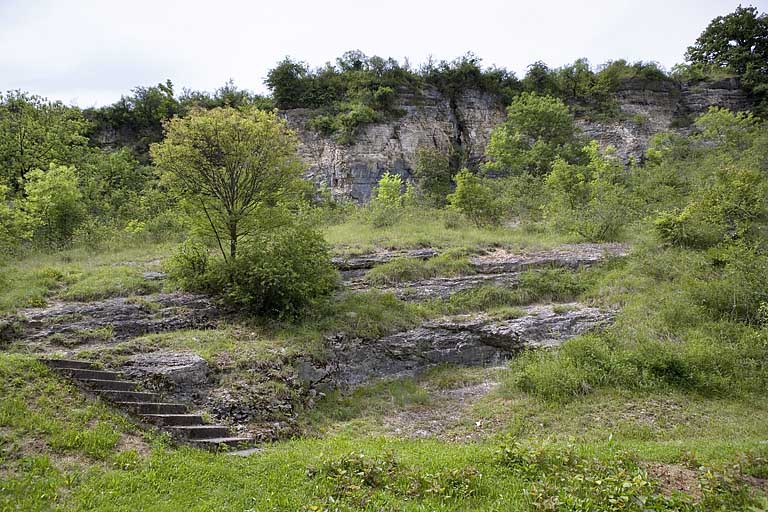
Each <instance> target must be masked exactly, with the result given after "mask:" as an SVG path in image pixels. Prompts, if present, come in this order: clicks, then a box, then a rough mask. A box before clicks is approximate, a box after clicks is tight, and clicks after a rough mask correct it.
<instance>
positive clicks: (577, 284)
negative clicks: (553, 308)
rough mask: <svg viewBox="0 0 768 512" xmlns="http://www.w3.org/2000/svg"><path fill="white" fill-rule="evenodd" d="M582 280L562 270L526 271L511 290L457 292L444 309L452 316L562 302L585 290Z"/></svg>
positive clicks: (488, 287)
mask: <svg viewBox="0 0 768 512" xmlns="http://www.w3.org/2000/svg"><path fill="white" fill-rule="evenodd" d="M586 283H587V281H586V277H585V275H583V274H579V273H573V272H570V271H568V270H564V269H540V270H529V271H526V272H523V273H521V274H520V281H519V282H518V284H517V286H516V287H515V288H505V287H502V286H496V285H486V286H478V287H476V288H469V289H467V290H461V291H459V292H456V293H454V294H452V295H451V296H450V298H449V299H448V301H447V303H446V304H445V308H446V309H447V310H448V311H449V312H452V313H465V312H472V311H503V312H505V313H509V310H508V308H509V307H514V306H522V305H526V304H531V303H534V302H542V303H546V302H563V301H570V300H573V299H575V298H576V297H578V296H579V295H580V294H581V293H583V292H584V291H585V290H586Z"/></svg>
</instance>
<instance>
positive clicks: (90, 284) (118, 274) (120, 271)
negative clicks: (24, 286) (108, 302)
mask: <svg viewBox="0 0 768 512" xmlns="http://www.w3.org/2000/svg"><path fill="white" fill-rule="evenodd" d="M72 279H73V280H74V281H75V282H74V283H72V284H71V285H70V286H69V287H68V288H67V289H66V290H64V291H63V292H62V294H61V297H62V298H63V299H66V300H77V301H90V300H98V299H104V298H107V297H124V296H126V295H145V294H148V293H152V292H158V291H160V283H159V282H158V281H149V280H147V279H145V278H144V276H143V275H142V272H141V271H140V270H139V269H137V268H135V267H128V266H112V265H110V266H103V267H98V268H97V269H95V270H92V271H90V272H88V274H87V275H85V276H72Z"/></svg>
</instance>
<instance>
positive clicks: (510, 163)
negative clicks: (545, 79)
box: [486, 93, 579, 175]
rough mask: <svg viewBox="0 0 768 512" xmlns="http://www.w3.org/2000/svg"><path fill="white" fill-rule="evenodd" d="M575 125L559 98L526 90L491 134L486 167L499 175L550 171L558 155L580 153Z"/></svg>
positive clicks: (570, 158) (570, 156)
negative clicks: (505, 118)
mask: <svg viewBox="0 0 768 512" xmlns="http://www.w3.org/2000/svg"><path fill="white" fill-rule="evenodd" d="M576 142H577V140H576V127H575V125H574V122H573V117H572V116H571V113H570V111H569V110H568V107H567V106H566V105H565V103H563V102H562V101H561V100H560V99H557V98H553V97H551V96H541V95H538V94H536V93H523V94H521V95H520V96H518V97H517V98H515V99H514V100H513V101H512V104H510V106H509V107H508V108H507V120H506V121H504V123H502V124H501V125H499V126H498V127H497V128H496V129H494V130H493V132H492V133H491V140H490V142H489V143H488V148H487V154H488V157H489V158H490V159H491V161H490V162H489V163H488V164H486V169H487V170H490V171H493V172H495V173H500V174H521V173H526V172H527V173H531V174H534V175H544V174H547V173H548V172H549V170H550V169H551V167H552V162H553V161H554V160H555V159H556V158H563V159H565V160H567V161H575V160H576V159H577V158H578V156H579V149H578V146H577V145H576Z"/></svg>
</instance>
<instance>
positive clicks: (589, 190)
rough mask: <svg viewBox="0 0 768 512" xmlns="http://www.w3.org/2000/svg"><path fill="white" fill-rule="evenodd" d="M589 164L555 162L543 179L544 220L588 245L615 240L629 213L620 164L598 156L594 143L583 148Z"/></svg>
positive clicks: (624, 180)
mask: <svg viewBox="0 0 768 512" xmlns="http://www.w3.org/2000/svg"><path fill="white" fill-rule="evenodd" d="M584 153H585V154H586V155H587V157H588V159H589V160H588V162H587V163H586V164H584V165H577V164H569V163H567V162H566V161H565V160H563V159H560V158H558V159H557V160H556V161H555V163H554V165H553V166H552V172H551V173H550V174H549V176H547V178H546V186H547V188H548V189H549V193H550V196H549V197H550V202H549V203H548V204H547V205H546V212H547V217H548V218H549V219H550V220H551V221H552V223H553V225H554V226H555V227H556V228H557V229H559V230H561V231H564V232H567V233H568V232H571V233H577V234H578V235H579V236H581V237H583V238H584V239H586V240H589V241H596V242H597V241H606V240H615V239H617V238H618V237H619V235H620V234H621V229H622V228H623V226H624V225H625V224H626V222H627V220H628V219H629V218H630V214H631V213H632V210H631V204H630V200H629V198H628V193H627V192H628V190H627V188H626V184H625V182H626V175H625V173H624V170H623V166H622V165H621V163H620V162H619V161H618V160H616V159H615V158H612V155H611V154H610V153H609V154H608V155H607V156H602V155H601V154H600V148H599V147H598V145H597V142H594V141H593V142H592V143H590V144H589V145H588V146H585V147H584Z"/></svg>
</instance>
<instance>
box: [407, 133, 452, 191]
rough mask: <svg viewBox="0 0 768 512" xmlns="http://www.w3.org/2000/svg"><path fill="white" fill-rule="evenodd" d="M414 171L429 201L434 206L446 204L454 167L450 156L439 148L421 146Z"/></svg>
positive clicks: (420, 189) (419, 185)
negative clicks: (452, 167)
mask: <svg viewBox="0 0 768 512" xmlns="http://www.w3.org/2000/svg"><path fill="white" fill-rule="evenodd" d="M413 173H414V176H415V178H416V183H417V185H418V187H419V191H420V192H421V195H422V196H423V197H424V198H425V199H426V200H427V202H428V203H429V204H431V205H434V206H442V205H444V204H445V201H446V196H447V195H448V194H450V192H451V188H452V178H453V169H451V161H450V158H449V156H448V155H447V154H446V153H445V152H443V151H440V150H439V149H437V148H431V147H422V148H419V150H418V151H417V153H416V164H415V165H414V169H413Z"/></svg>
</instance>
